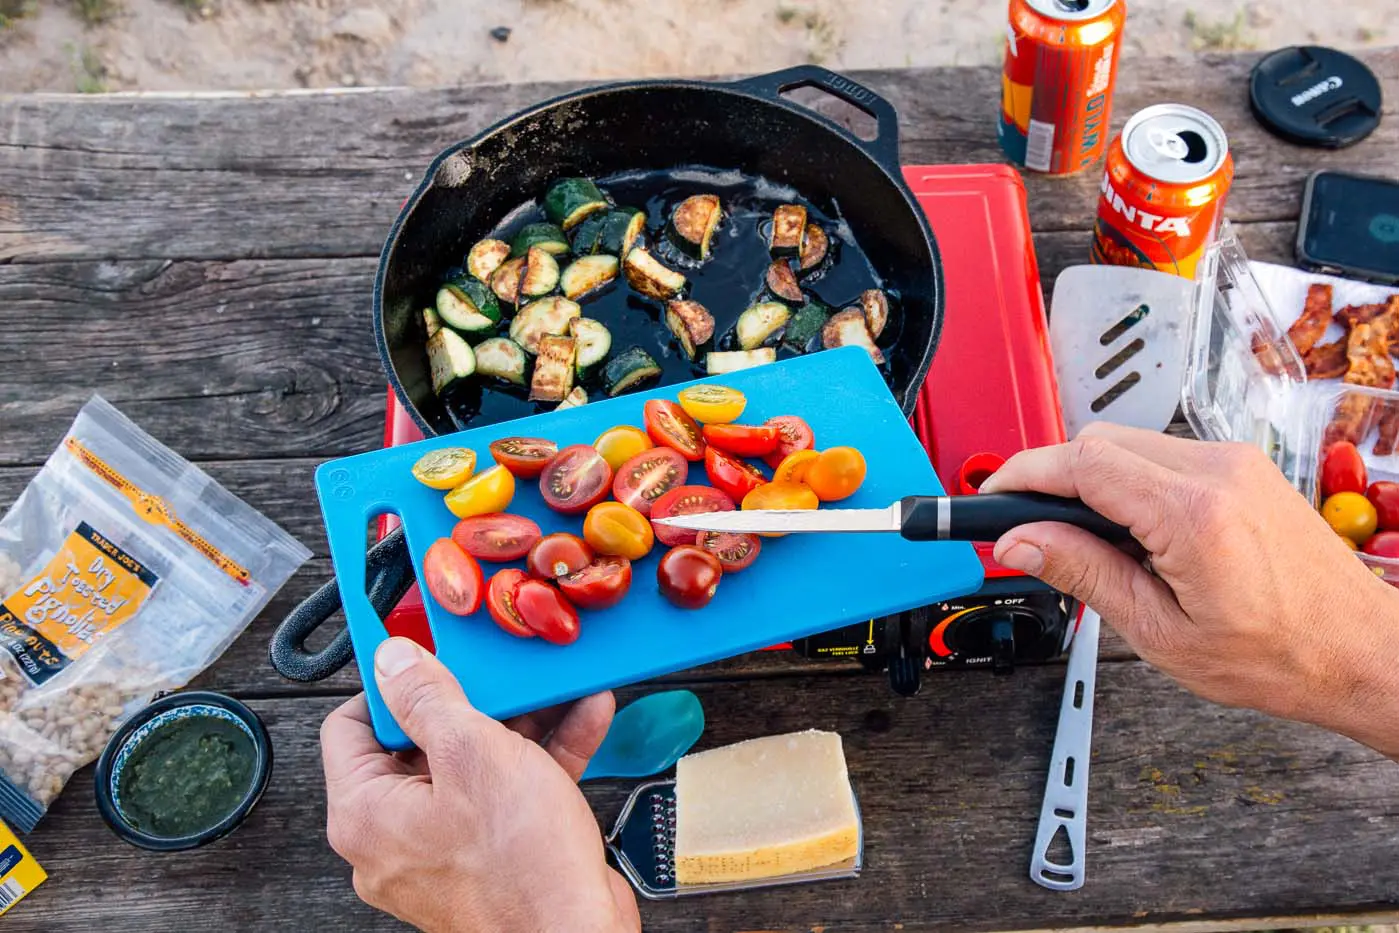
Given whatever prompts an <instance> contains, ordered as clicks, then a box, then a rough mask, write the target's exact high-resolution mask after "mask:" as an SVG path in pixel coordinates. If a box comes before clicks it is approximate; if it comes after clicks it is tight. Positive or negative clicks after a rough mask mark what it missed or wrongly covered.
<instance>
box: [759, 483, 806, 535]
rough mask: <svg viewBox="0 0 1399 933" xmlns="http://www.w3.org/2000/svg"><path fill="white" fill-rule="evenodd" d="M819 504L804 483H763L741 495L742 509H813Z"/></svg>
mask: <svg viewBox="0 0 1399 933" xmlns="http://www.w3.org/2000/svg"><path fill="white" fill-rule="evenodd" d="M820 504H821V501H820V500H819V499H817V498H816V493H814V492H812V491H811V487H810V486H808V485H806V484H805V483H764V484H763V485H761V486H759V487H758V488H757V489H754V490H753V491H752V492H750V493H749V494H748V495H746V496H744V497H743V505H742V506H741V508H743V510H744V511H748V510H751V509H814V508H816V507H817V506H819V505H820ZM763 537H765V538H781V537H784V535H781V534H764V535H763Z"/></svg>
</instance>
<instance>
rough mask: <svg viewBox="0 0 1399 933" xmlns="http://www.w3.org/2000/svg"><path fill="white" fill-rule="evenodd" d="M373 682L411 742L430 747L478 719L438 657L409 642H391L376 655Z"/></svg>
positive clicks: (386, 643)
mask: <svg viewBox="0 0 1399 933" xmlns="http://www.w3.org/2000/svg"><path fill="white" fill-rule="evenodd" d="M374 681H375V683H377V684H378V685H379V692H380V693H381V694H382V695H383V697H384V703H385V704H386V705H387V706H388V708H389V712H391V713H393V718H394V719H395V720H397V722H398V724H399V726H400V727H402V729H403V731H404V733H406V734H407V736H408V738H410V739H412V740H413V744H415V745H417V746H418V747H419V748H421V749H422V750H423V751H425V752H427V753H428V754H429V757H431V754H432V751H431V750H432V748H433V747H434V746H436V745H438V744H439V743H440V742H441V740H442V738H443V737H444V736H446V735H448V734H450V733H454V732H459V731H460V729H461V727H462V726H463V725H469V724H470V722H471V720H472V719H473V718H474V717H476V716H477V715H479V714H477V713H476V711H475V710H474V709H473V708H472V706H471V704H470V703H469V702H468V701H467V699H466V694H465V693H463V692H462V689H461V684H459V683H457V679H456V677H454V676H453V675H452V672H451V671H449V670H447V668H446V666H445V665H443V663H442V662H441V661H439V660H437V658H435V657H433V655H432V654H431V653H429V652H427V651H424V650H423V649H422V648H421V647H419V645H418V643H417V642H415V641H413V640H412V639H408V638H390V639H387V640H386V641H384V642H383V644H381V645H379V648H378V650H377V651H375V652H374Z"/></svg>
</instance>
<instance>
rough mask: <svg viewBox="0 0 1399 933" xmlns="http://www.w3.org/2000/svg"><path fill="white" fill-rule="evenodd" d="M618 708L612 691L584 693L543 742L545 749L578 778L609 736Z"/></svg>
mask: <svg viewBox="0 0 1399 933" xmlns="http://www.w3.org/2000/svg"><path fill="white" fill-rule="evenodd" d="M616 711H617V701H616V700H615V699H613V697H612V694H611V693H610V692H608V693H595V694H593V695H592V696H590V697H584V698H583V699H581V700H579V701H578V702H577V703H574V704H573V706H572V707H571V708H570V709H569V710H568V712H567V713H565V714H564V717H563V719H562V720H561V721H560V722H559V724H558V726H557V727H556V728H555V729H554V734H553V735H551V736H549V740H548V741H547V742H545V743H544V750H545V751H546V752H548V753H549V754H550V755H551V756H553V759H554V760H555V761H557V762H558V763H559V767H560V768H563V769H564V771H566V772H568V776H569V777H570V778H572V779H573V780H574V781H577V780H578V779H579V778H581V777H582V776H583V771H584V770H585V769H586V768H587V767H588V760H589V759H590V758H592V757H593V752H595V751H597V749H598V746H599V745H601V744H602V740H603V738H605V737H606V735H607V729H608V727H609V726H611V725H612V714H613V713H615V712H616Z"/></svg>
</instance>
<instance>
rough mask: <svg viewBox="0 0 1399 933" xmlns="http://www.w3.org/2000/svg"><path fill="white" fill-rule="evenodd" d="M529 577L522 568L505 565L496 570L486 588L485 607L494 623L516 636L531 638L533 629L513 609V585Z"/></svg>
mask: <svg viewBox="0 0 1399 933" xmlns="http://www.w3.org/2000/svg"><path fill="white" fill-rule="evenodd" d="M528 579H529V578H528V577H526V576H525V572H524V571H523V570H516V569H515V568H514V567H507V568H506V569H504V570H499V571H496V575H495V576H493V577H491V585H490V586H489V587H488V588H487V589H486V609H487V611H489V612H490V614H491V618H492V619H495V624H496V625H499V626H500V627H501V628H502V629H504V630H505V631H507V632H509V633H510V634H511V635H514V636H515V637H516V638H533V637H534V629H532V628H530V627H529V626H528V625H526V624H525V620H524V619H521V618H520V614H519V613H518V612H516V611H515V587H517V586H519V585H520V583H521V582H522V581H524V580H528Z"/></svg>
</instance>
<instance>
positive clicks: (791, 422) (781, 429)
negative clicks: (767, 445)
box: [763, 415, 816, 470]
mask: <svg viewBox="0 0 1399 933" xmlns="http://www.w3.org/2000/svg"><path fill="white" fill-rule="evenodd" d="M764 423H765V424H769V425H771V426H773V427H775V428H777V433H778V435H779V436H778V438H777V449H776V450H774V451H773V452H772V453H770V454H768V455H767V456H766V457H764V458H763V460H764V461H765V462H766V463H767V465H768V466H770V467H772V468H773V469H774V470H775V469H777V468H778V467H780V466H781V465H782V461H783V460H785V459H786V458H787V456H788V455H789V454H791V453H792V452H793V451H796V450H811V449H812V448H813V447H815V446H816V434H815V433H814V432H813V431H812V430H811V425H809V424H807V423H806V422H805V421H803V420H802V419H800V418H798V417H797V416H796V415H778V416H777V417H776V418H769V419H768V420H767V421H766V422H764Z"/></svg>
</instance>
